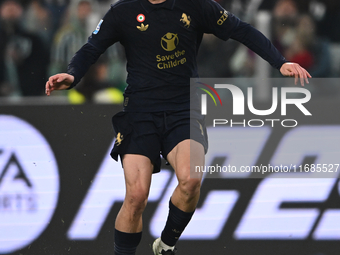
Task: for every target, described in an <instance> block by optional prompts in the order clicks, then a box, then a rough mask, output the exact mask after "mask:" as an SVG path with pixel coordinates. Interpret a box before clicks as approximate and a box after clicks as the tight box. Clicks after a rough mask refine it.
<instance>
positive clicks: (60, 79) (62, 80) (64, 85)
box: [45, 73, 74, 96]
mask: <svg viewBox="0 0 340 255" xmlns="http://www.w3.org/2000/svg"><path fill="white" fill-rule="evenodd" d="M73 82H74V76H72V75H70V74H67V73H59V74H56V75H53V76H51V77H50V78H49V79H48V81H47V82H46V86H45V92H46V95H48V96H49V95H51V92H52V91H53V90H63V89H68V88H69V87H70V86H71V84H72V83H73Z"/></svg>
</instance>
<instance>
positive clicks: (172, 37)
mask: <svg viewBox="0 0 340 255" xmlns="http://www.w3.org/2000/svg"><path fill="white" fill-rule="evenodd" d="M178 43H179V39H178V35H177V34H174V33H166V34H165V35H164V36H163V37H162V39H161V46H162V48H163V49H164V50H166V51H173V50H174V49H176V47H177V45H178Z"/></svg>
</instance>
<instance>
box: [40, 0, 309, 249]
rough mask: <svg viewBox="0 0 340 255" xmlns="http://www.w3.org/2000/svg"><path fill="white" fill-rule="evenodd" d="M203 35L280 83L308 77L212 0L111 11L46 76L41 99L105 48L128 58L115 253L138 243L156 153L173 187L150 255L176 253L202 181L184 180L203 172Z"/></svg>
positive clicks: (147, 2) (120, 118) (136, 1)
mask: <svg viewBox="0 0 340 255" xmlns="http://www.w3.org/2000/svg"><path fill="white" fill-rule="evenodd" d="M204 33H212V34H214V35H215V36H217V37H219V38H220V39H222V40H228V39H229V38H232V39H234V40H237V41H239V42H241V43H243V44H244V45H246V46H248V47H249V48H250V49H251V50H253V51H254V52H256V53H257V54H258V55H260V56H261V57H262V58H264V59H265V60H267V61H268V62H269V63H270V64H271V65H272V66H273V67H274V68H277V69H279V70H280V72H281V74H282V75H284V76H293V77H295V80H296V82H297V81H298V79H300V82H301V84H302V85H303V84H304V82H308V78H309V77H311V76H310V75H309V73H308V72H307V71H306V70H305V69H303V68H302V67H300V66H299V65H298V64H295V63H288V62H287V61H286V60H285V58H284V57H283V56H282V55H281V54H280V53H279V52H278V51H277V49H276V48H275V47H274V46H273V45H272V44H271V42H270V41H269V40H268V39H267V38H266V37H265V36H264V35H262V34H261V33H260V32H258V31H257V30H256V29H254V28H253V27H251V26H250V25H249V24H246V23H244V22H242V21H240V20H239V19H238V18H237V17H235V16H234V15H233V14H231V13H229V12H227V11H226V10H224V9H223V8H222V7H221V6H220V5H219V4H218V3H216V2H215V1H213V0H120V1H119V2H117V3H116V4H114V5H112V6H111V8H110V9H109V11H108V12H107V13H106V15H105V16H104V18H103V19H102V20H101V21H100V22H99V24H98V26H97V28H96V29H95V31H94V32H93V33H92V35H91V36H90V37H89V39H88V42H87V43H86V44H85V45H84V46H83V47H82V48H81V49H80V50H79V51H78V52H77V53H76V54H75V56H74V57H73V59H72V60H71V62H70V64H69V66H68V72H67V73H62V74H56V75H54V76H51V77H50V78H49V80H48V81H47V82H46V94H47V95H50V94H51V92H52V91H53V90H61V89H69V88H72V87H74V86H75V85H76V84H77V83H78V82H79V81H80V79H81V78H82V77H83V75H84V74H85V73H86V71H87V70H88V68H89V67H90V66H91V65H92V64H93V63H94V62H95V61H96V60H97V59H98V57H99V56H100V55H101V54H102V53H103V52H104V51H105V50H106V49H107V48H108V47H109V46H111V45H112V44H114V43H115V42H120V43H121V44H122V45H123V46H124V47H125V53H126V57H127V71H128V77H127V84H128V86H127V88H126V90H125V93H124V97H125V100H124V111H123V112H120V113H118V114H116V115H115V116H114V117H113V119H112V122H113V126H114V129H115V131H116V133H117V139H116V143H115V145H114V148H113V149H112V152H111V156H112V157H113V158H114V159H116V160H117V159H118V156H120V158H121V161H122V166H123V169H124V175H125V183H126V197H125V200H124V202H123V205H122V208H121V209H120V212H119V213H118V215H117V218H116V223H115V254H116V255H122V254H125V255H127V254H135V252H136V248H137V246H138V244H139V242H140V240H141V236H142V213H143V210H144V208H145V206H146V203H147V198H148V193H149V188H150V183H151V176H152V173H156V172H159V171H160V153H161V154H162V155H163V157H164V158H165V159H166V160H167V161H168V162H169V163H170V164H171V166H172V167H173V168H174V170H175V173H176V176H177V179H178V186H177V187H176V188H175V190H174V192H173V194H172V196H171V198H170V201H169V215H168V219H167V222H166V224H165V227H164V230H163V232H162V233H161V237H160V238H158V239H156V240H155V242H154V243H153V247H152V249H153V252H154V254H155V255H156V254H157V255H158V254H163V255H164V254H167V255H171V254H176V249H175V244H176V242H177V241H178V239H179V237H180V235H181V233H182V232H183V230H184V229H185V227H186V226H187V224H188V223H189V221H190V219H191V217H192V215H193V213H194V211H195V208H196V205H197V202H198V199H199V194H200V185H201V179H202V177H201V176H195V177H196V178H190V164H192V166H194V165H204V154H205V152H206V150H207V137H206V130H205V125H204V122H203V119H202V116H201V115H200V114H199V112H198V114H197V116H192V117H193V118H196V120H197V121H193V122H192V123H194V125H196V126H194V127H192V130H191V131H192V132H191V136H190V128H189V125H190V78H192V77H198V73H197V65H196V54H197V51H198V48H199V45H200V42H201V39H202V36H203V34H204Z"/></svg>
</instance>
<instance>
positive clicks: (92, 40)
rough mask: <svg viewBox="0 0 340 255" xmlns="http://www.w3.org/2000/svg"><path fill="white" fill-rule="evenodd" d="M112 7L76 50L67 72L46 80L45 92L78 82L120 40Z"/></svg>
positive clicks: (72, 85)
mask: <svg viewBox="0 0 340 255" xmlns="http://www.w3.org/2000/svg"><path fill="white" fill-rule="evenodd" d="M116 13H117V10H115V8H114V7H111V9H110V10H109V11H108V12H107V13H106V15H105V16H104V18H103V19H102V20H101V21H100V22H99V24H98V26H97V28H96V30H95V31H94V32H93V33H92V35H91V36H90V37H89V40H88V42H87V43H86V44H85V45H84V46H83V47H81V49H80V50H79V51H77V52H76V54H75V55H74V57H73V58H72V60H71V61H70V64H69V65H68V68H67V73H61V74H56V75H53V76H51V77H50V78H49V80H48V81H47V82H46V94H47V95H50V94H51V92H52V91H53V90H62V89H70V88H73V87H74V86H76V85H77V84H78V82H79V81H80V80H81V78H82V77H83V76H84V75H85V74H86V72H87V71H88V69H89V68H90V66H91V65H92V64H94V63H95V62H96V61H97V60H98V58H99V57H100V55H101V54H103V53H104V51H105V50H106V49H107V48H108V47H110V46H111V45H112V44H113V43H115V42H117V41H119V40H120V35H121V31H120V29H119V27H120V26H119V23H118V19H117V17H116V16H117V15H116Z"/></svg>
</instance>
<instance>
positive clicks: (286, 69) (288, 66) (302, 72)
mask: <svg viewBox="0 0 340 255" xmlns="http://www.w3.org/2000/svg"><path fill="white" fill-rule="evenodd" d="M280 72H281V74H282V75H283V76H290V77H295V85H296V84H297V83H298V81H299V79H300V83H301V86H304V85H305V82H306V83H309V81H308V78H312V76H311V75H310V74H309V73H308V72H307V71H306V69H304V68H303V67H301V66H300V65H299V64H296V63H285V64H283V65H282V66H281V69H280Z"/></svg>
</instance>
